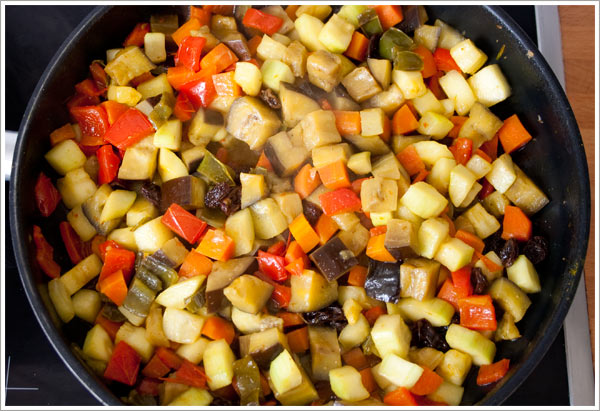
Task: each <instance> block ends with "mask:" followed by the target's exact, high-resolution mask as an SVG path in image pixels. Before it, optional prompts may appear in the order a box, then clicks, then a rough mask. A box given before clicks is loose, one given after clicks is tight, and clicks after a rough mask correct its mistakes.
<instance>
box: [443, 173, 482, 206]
mask: <svg viewBox="0 0 600 411" xmlns="http://www.w3.org/2000/svg"><path fill="white" fill-rule="evenodd" d="M476 181H477V178H476V177H475V175H474V174H473V173H472V172H471V170H469V169H468V168H467V167H465V166H463V165H462V164H457V165H456V166H455V167H454V168H453V169H452V171H451V172H450V182H449V184H448V193H449V195H450V201H452V204H454V206H455V207H459V206H460V205H461V204H462V203H463V201H465V199H466V198H467V196H468V194H469V192H470V191H471V188H472V187H473V185H474V184H475V182H476Z"/></svg>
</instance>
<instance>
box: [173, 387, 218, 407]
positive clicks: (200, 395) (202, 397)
mask: <svg viewBox="0 0 600 411" xmlns="http://www.w3.org/2000/svg"><path fill="white" fill-rule="evenodd" d="M212 400H213V397H212V395H210V393H209V392H208V391H207V390H203V389H202V388H197V387H191V388H188V389H187V390H186V391H185V392H183V393H181V394H179V395H178V396H177V397H175V399H174V400H173V401H171V402H169V404H168V405H169V406H179V407H181V406H205V405H210V403H211V402H212Z"/></svg>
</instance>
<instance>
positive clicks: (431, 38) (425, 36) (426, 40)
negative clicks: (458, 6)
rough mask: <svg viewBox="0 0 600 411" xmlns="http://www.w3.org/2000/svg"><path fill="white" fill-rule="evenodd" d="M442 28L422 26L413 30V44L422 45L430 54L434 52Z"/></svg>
mask: <svg viewBox="0 0 600 411" xmlns="http://www.w3.org/2000/svg"><path fill="white" fill-rule="evenodd" d="M441 32H442V28H441V27H438V26H430V25H428V24H423V25H422V26H420V27H417V28H416V29H415V35H414V37H415V43H417V44H421V45H423V46H424V47H425V48H427V50H429V51H431V52H432V53H433V52H434V51H435V49H436V47H437V44H438V40H439V38H440V34H441Z"/></svg>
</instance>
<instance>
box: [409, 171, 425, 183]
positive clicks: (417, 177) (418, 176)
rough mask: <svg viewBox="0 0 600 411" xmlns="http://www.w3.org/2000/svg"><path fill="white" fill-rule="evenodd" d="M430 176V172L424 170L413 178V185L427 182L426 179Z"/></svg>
mask: <svg viewBox="0 0 600 411" xmlns="http://www.w3.org/2000/svg"><path fill="white" fill-rule="evenodd" d="M428 175H429V170H426V169H423V170H421V171H419V173H418V174H417V175H416V176H415V178H413V180H412V183H413V184H414V183H418V182H419V181H423V180H425V178H426V177H427V176H428Z"/></svg>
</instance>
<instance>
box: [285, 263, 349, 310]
mask: <svg viewBox="0 0 600 411" xmlns="http://www.w3.org/2000/svg"><path fill="white" fill-rule="evenodd" d="M290 286H291V289H292V297H291V299H290V303H289V305H288V311H290V312H296V313H298V312H308V311H316V310H320V309H321V308H323V307H327V306H328V305H329V304H331V303H332V302H334V301H335V300H337V298H338V289H337V281H335V280H333V281H327V280H326V279H325V277H323V276H322V275H321V274H318V273H316V272H314V271H312V270H304V271H303V272H302V275H294V276H292V277H291V278H290Z"/></svg>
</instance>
